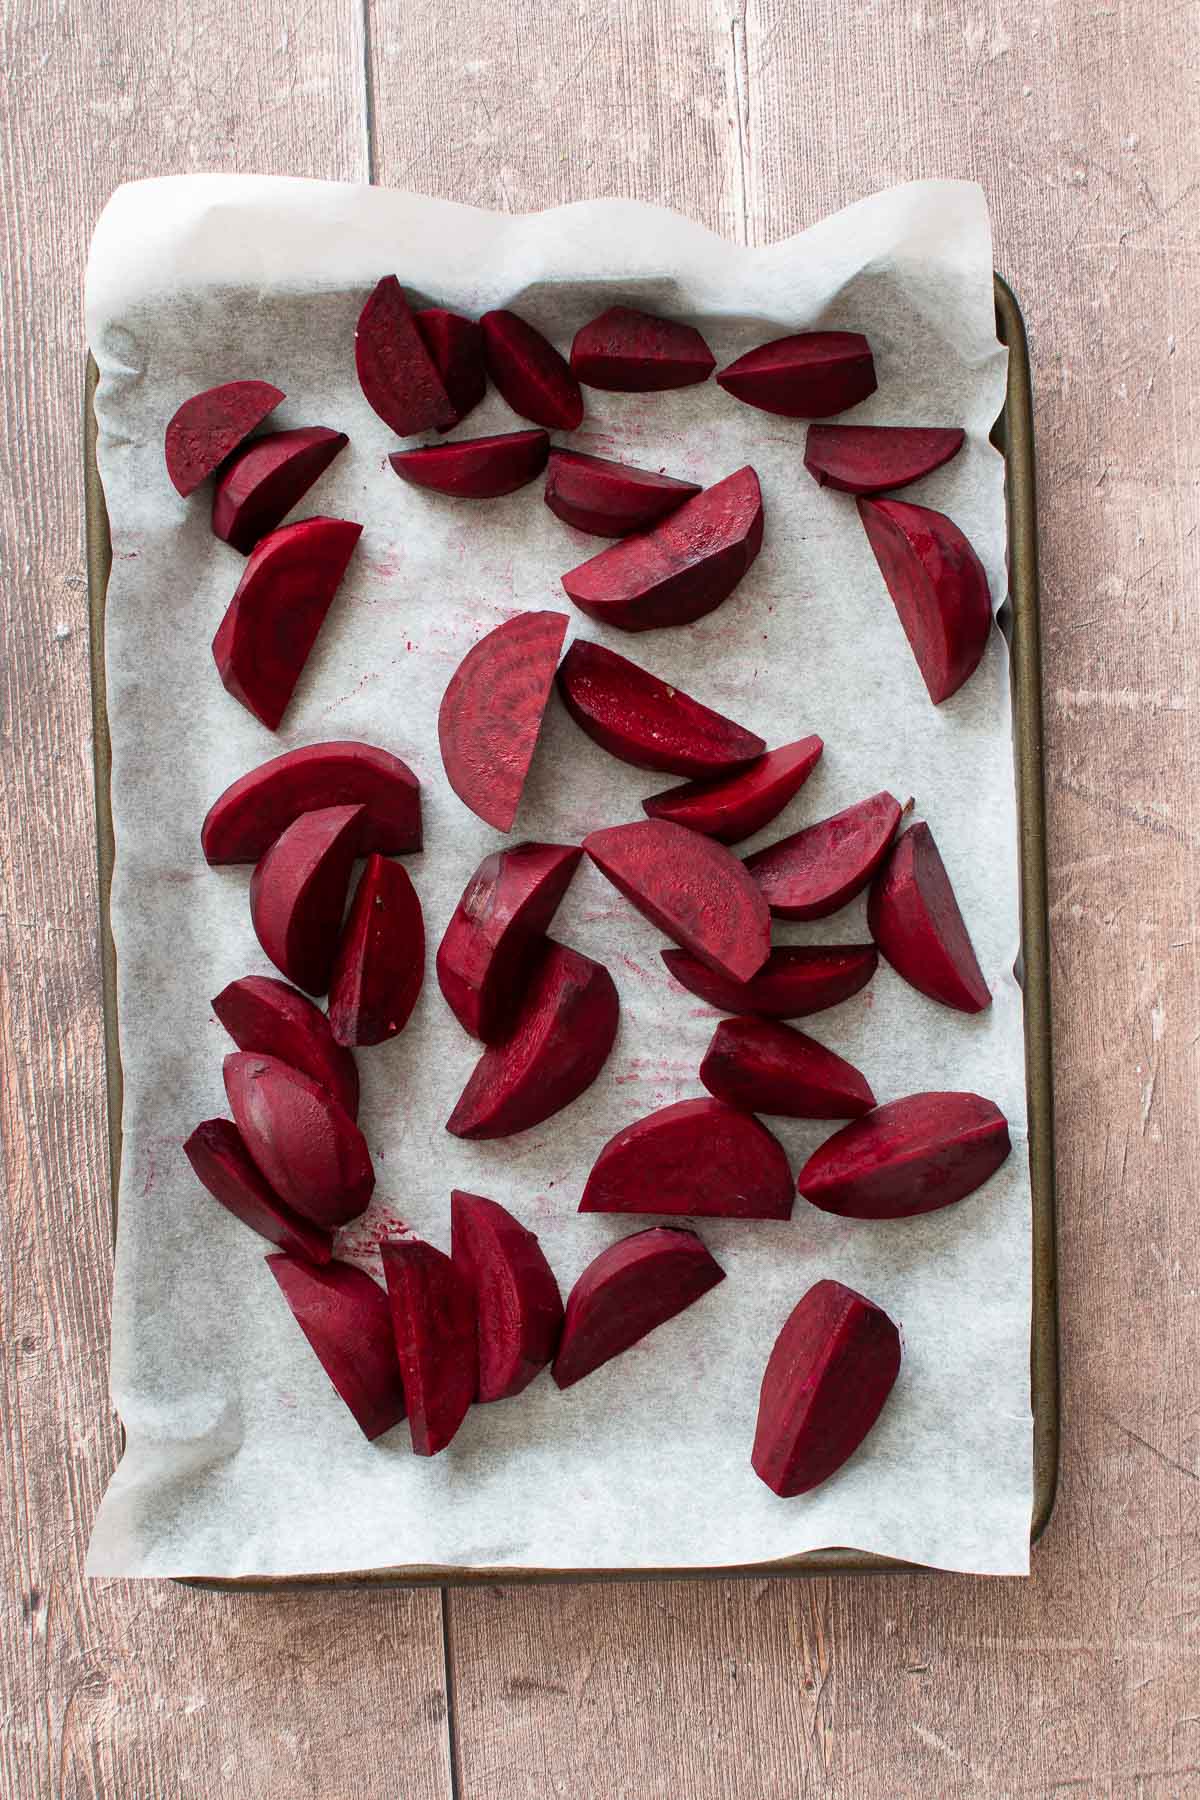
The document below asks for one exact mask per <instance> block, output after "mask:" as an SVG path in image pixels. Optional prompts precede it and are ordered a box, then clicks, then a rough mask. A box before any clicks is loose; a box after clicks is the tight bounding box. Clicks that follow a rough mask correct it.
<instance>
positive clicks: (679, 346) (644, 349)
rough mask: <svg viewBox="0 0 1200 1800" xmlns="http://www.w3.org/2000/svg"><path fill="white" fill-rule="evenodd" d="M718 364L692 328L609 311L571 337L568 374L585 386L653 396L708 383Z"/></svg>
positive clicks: (626, 310)
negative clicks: (575, 377) (702, 382)
mask: <svg viewBox="0 0 1200 1800" xmlns="http://www.w3.org/2000/svg"><path fill="white" fill-rule="evenodd" d="M716 366H717V359H716V357H715V356H714V355H713V353H712V351H711V350H710V349H709V347H708V345H707V344H706V343H705V341H704V339H703V338H702V337H701V335H700V333H699V332H698V331H697V330H696V328H695V326H694V325H684V324H683V323H681V321H680V320H678V319H660V318H657V317H656V316H655V315H654V314H653V313H647V312H639V311H638V309H637V308H636V307H633V306H610V307H609V308H608V310H607V312H602V313H601V314H600V316H599V317H598V318H595V319H592V320H591V321H590V322H589V323H588V324H587V325H584V326H581V328H580V329H579V330H578V331H577V332H576V333H575V341H574V343H573V344H572V345H571V369H572V371H573V372H574V374H575V375H576V376H578V378H579V380H580V381H582V382H583V383H584V385H585V386H587V387H594V388H606V389H608V391H609V392H610V393H615V394H653V393H662V392H664V391H665V390H667V389H670V388H684V387H695V386H696V384H697V382H701V381H707V380H708V378H709V376H710V375H711V374H712V372H713V370H714V369H715V368H716Z"/></svg>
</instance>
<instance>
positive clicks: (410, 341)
mask: <svg viewBox="0 0 1200 1800" xmlns="http://www.w3.org/2000/svg"><path fill="white" fill-rule="evenodd" d="M354 367H355V369H356V371H357V373H358V384H359V386H360V387H361V388H362V391H363V394H364V396H365V398H366V401H367V404H368V405H369V406H370V407H371V408H372V410H373V411H374V412H377V413H378V414H379V417H380V418H381V419H382V420H383V422H384V424H385V425H389V426H390V427H391V429H392V430H393V431H394V432H395V433H396V436H397V437H413V436H415V435H416V433H417V432H418V431H429V430H432V429H434V428H436V429H437V430H439V431H445V430H448V429H449V427H450V426H451V425H454V424H457V422H458V410H457V408H456V407H455V406H454V404H453V402H452V401H451V399H450V396H449V394H448V393H447V392H446V389H445V386H444V384H443V382H442V378H441V376H440V375H439V374H438V371H437V366H436V364H435V363H434V360H433V358H432V356H431V355H430V353H429V350H428V348H427V346H426V343H425V339H424V337H423V336H422V334H421V332H420V331H419V330H418V328H417V323H416V319H415V318H414V316H413V313H412V309H411V308H410V306H409V304H408V301H407V300H406V299H405V298H404V290H403V289H402V288H401V286H400V283H399V282H398V281H397V279H396V277H395V276H394V275H385V276H384V277H383V280H382V281H380V282H378V283H377V284H376V286H375V288H374V289H373V291H372V293H371V294H370V296H369V297H368V299H367V302H366V304H365V306H364V307H363V309H362V311H361V312H360V313H359V315H358V325H357V327H356V329H355V332H354Z"/></svg>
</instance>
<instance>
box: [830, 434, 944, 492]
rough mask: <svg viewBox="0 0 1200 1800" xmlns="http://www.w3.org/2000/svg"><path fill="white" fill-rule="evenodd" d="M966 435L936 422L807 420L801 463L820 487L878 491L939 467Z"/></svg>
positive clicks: (901, 484)
mask: <svg viewBox="0 0 1200 1800" xmlns="http://www.w3.org/2000/svg"><path fill="white" fill-rule="evenodd" d="M966 435H967V434H966V432H965V431H959V430H957V429H953V430H951V429H947V428H944V427H942V426H936V425H810V426H809V428H808V438H807V441H806V443H805V446H804V466H805V468H806V469H807V470H808V472H809V474H810V475H811V476H812V478H813V480H814V481H815V482H817V484H818V485H819V486H820V487H831V488H839V489H840V490H841V492H842V493H843V494H878V493H882V492H883V490H884V489H885V488H902V487H907V486H908V484H909V482H910V481H920V479H921V477H922V475H931V474H932V473H933V471H934V470H935V469H940V468H941V466H942V464H943V463H948V462H949V461H950V459H951V458H952V457H954V456H957V455H958V453H959V451H960V450H961V449H962V447H963V444H964V443H965V441H966Z"/></svg>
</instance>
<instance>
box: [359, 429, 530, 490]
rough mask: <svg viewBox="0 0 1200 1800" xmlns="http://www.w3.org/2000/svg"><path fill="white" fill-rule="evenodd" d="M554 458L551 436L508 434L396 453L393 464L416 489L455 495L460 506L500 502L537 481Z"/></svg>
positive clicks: (462, 440) (465, 439)
mask: <svg viewBox="0 0 1200 1800" xmlns="http://www.w3.org/2000/svg"><path fill="white" fill-rule="evenodd" d="M549 454H550V438H549V434H548V433H547V432H545V431H507V432H505V433H504V434H503V435H502V436H500V437H481V438H456V439H455V440H454V442H453V443H452V444H425V445H423V446H422V447H421V448H420V449H419V450H395V451H393V452H392V454H391V456H389V457H388V461H389V462H390V463H391V465H392V467H393V469H394V470H395V471H396V473H397V475H398V476H399V477H400V479H401V481H407V482H408V483H409V484H410V485H411V486H412V487H420V488H431V489H432V490H433V492H434V493H435V494H453V495H454V496H455V498H456V499H458V500H495V499H496V498H497V496H498V495H500V494H511V493H514V492H515V491H516V489H517V488H523V487H525V486H526V485H527V484H528V483H529V482H531V481H534V480H536V478H537V477H538V476H539V475H540V474H541V472H542V470H543V469H544V468H545V466H546V458H547V457H548V456H549Z"/></svg>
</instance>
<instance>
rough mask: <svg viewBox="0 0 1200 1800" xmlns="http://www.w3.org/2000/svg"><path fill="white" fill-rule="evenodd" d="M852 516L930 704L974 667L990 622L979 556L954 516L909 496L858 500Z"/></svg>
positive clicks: (953, 691)
mask: <svg viewBox="0 0 1200 1800" xmlns="http://www.w3.org/2000/svg"><path fill="white" fill-rule="evenodd" d="M858 512H859V517H860V518H861V519H862V522H863V525H864V526H865V527H866V533H867V537H868V539H869V540H870V544H871V548H872V550H873V551H874V552H875V560H876V562H877V563H878V564H879V569H880V573H881V574H882V576H883V579H884V581H885V582H886V583H887V590H888V593H889V594H890V595H891V597H892V601H893V604H894V605H895V608H896V611H897V612H898V613H899V615H900V623H901V625H902V626H903V627H904V635H905V637H906V638H907V639H908V641H909V644H910V645H911V647H912V653H913V655H914V656H915V657H916V659H917V667H918V669H919V670H920V671H921V679H922V681H923V682H924V683H925V686H926V688H927V689H928V690H929V698H930V699H931V700H932V701H933V704H934V705H935V706H940V704H941V702H942V701H943V700H948V699H949V698H950V695H951V694H956V693H957V692H958V690H959V688H960V687H961V686H962V685H963V683H964V681H966V680H967V679H968V677H969V676H971V675H973V674H974V673H975V670H976V669H977V668H978V667H979V662H980V659H981V657H982V656H983V653H984V651H985V650H986V649H987V642H988V635H989V633H990V632H991V629H992V597H991V594H990V592H989V590H988V580H987V575H986V574H985V572H984V567H983V564H982V563H981V562H980V560H979V558H978V557H977V556H976V554H975V551H974V550H973V549H972V547H971V545H970V543H969V542H968V540H967V539H966V537H964V535H963V533H962V532H961V531H960V530H959V529H958V526H957V525H956V524H955V523H954V521H953V519H948V518H947V517H946V515H945V513H940V512H934V511H933V510H932V508H931V507H928V506H914V505H913V504H912V502H911V501H908V500H865V499H864V500H860V501H859V503H858Z"/></svg>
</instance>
